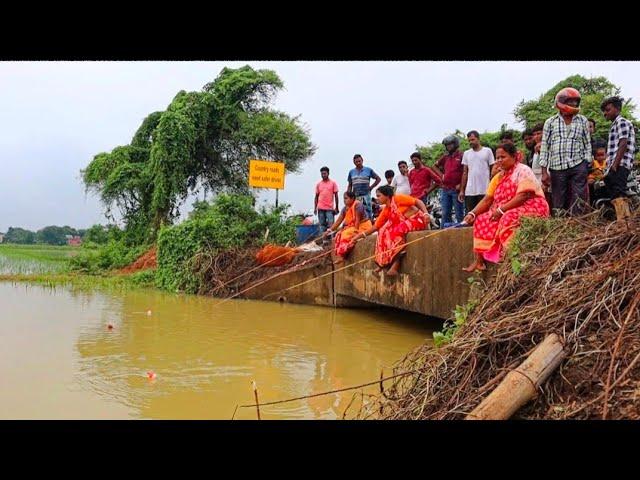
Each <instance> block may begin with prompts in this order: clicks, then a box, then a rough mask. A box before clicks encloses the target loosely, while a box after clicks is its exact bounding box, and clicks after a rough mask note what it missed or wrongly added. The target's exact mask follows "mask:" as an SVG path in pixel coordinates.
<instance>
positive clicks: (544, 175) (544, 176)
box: [542, 172, 551, 187]
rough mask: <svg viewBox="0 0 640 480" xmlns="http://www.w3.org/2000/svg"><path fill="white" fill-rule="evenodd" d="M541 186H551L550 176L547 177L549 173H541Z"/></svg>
mask: <svg viewBox="0 0 640 480" xmlns="http://www.w3.org/2000/svg"><path fill="white" fill-rule="evenodd" d="M542 184H543V185H545V186H547V187H550V186H551V175H549V172H542Z"/></svg>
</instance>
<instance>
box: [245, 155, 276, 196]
mask: <svg viewBox="0 0 640 480" xmlns="http://www.w3.org/2000/svg"><path fill="white" fill-rule="evenodd" d="M249 186H250V187H258V188H277V189H278V190H283V189H284V163H280V162H266V161H264V160H249Z"/></svg>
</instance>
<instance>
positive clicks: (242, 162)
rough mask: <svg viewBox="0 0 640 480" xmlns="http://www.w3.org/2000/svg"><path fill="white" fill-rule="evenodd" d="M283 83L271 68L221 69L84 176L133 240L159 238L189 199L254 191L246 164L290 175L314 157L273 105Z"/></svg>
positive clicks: (297, 127)
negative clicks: (264, 163)
mask: <svg viewBox="0 0 640 480" xmlns="http://www.w3.org/2000/svg"><path fill="white" fill-rule="evenodd" d="M282 88H283V83H282V81H281V80H280V78H279V77H278V75H277V74H276V73H275V72H273V71H271V70H254V69H252V68H251V67H249V66H244V67H242V68H239V69H230V68H224V69H223V70H222V71H221V72H220V74H219V75H218V77H217V78H216V79H215V80H214V81H213V82H211V83H208V84H207V85H205V86H204V87H203V89H202V90H201V91H197V92H185V91H180V92H178V94H177V95H176V96H175V98H174V99H173V101H172V102H171V103H170V104H169V106H168V107H167V109H166V110H164V111H161V112H154V113H152V114H150V115H149V116H148V117H147V118H145V120H144V121H143V122H142V125H141V126H140V128H138V130H137V132H136V133H135V135H134V136H133V139H132V141H131V143H130V144H129V145H124V146H120V147H116V148H114V149H113V150H112V151H111V152H109V153H100V154H98V155H96V156H95V157H94V158H93V160H92V161H91V163H90V164H89V165H88V166H87V168H86V169H84V170H83V171H82V178H83V181H84V183H85V185H86V187H87V189H88V190H90V191H93V192H96V193H97V194H98V195H99V196H100V199H101V201H102V203H103V204H104V205H105V207H106V215H107V217H108V218H109V217H110V218H113V216H112V208H113V207H117V208H118V209H119V211H120V212H121V214H122V216H123V219H124V221H125V224H126V229H127V231H128V233H129V234H130V236H129V238H130V239H133V240H132V241H134V242H142V241H146V240H150V239H153V238H155V236H156V234H157V232H158V229H159V228H160V226H162V225H164V224H170V223H171V222H172V221H173V220H174V219H175V218H176V216H177V215H178V213H179V208H180V206H181V205H182V204H183V202H184V201H185V200H186V198H187V197H188V195H189V194H191V193H195V192H198V191H199V189H200V188H204V189H205V190H207V191H211V192H215V193H219V192H224V191H226V192H234V193H249V187H248V183H247V174H248V163H249V162H248V160H249V159H250V158H252V157H255V158H261V159H268V160H275V161H281V162H284V163H285V167H286V170H287V171H288V172H290V173H295V172H297V171H299V169H300V167H301V165H302V163H303V162H304V161H305V160H306V159H308V158H309V157H310V156H311V155H312V154H313V153H314V151H315V148H316V147H315V146H314V145H313V144H312V143H311V140H310V136H309V133H308V130H307V129H306V128H305V127H304V126H303V125H302V124H301V122H300V119H299V117H290V116H288V115H286V114H284V113H282V112H279V111H275V110H273V109H271V108H270V107H269V105H270V103H271V102H272V101H273V99H274V97H275V95H276V93H277V92H278V90H280V89H282Z"/></svg>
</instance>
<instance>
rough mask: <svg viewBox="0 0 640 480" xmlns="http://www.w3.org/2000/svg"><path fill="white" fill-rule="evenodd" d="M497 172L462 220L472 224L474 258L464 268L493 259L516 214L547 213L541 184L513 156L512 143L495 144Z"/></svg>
mask: <svg viewBox="0 0 640 480" xmlns="http://www.w3.org/2000/svg"><path fill="white" fill-rule="evenodd" d="M496 165H498V168H499V169H500V170H499V173H497V174H496V175H495V176H494V177H493V178H492V179H491V183H490V184H489V187H488V188H487V194H486V195H485V197H484V198H483V199H482V200H481V201H480V203H479V204H478V205H477V206H476V207H475V208H474V209H473V210H471V211H470V212H469V213H468V214H467V216H466V217H464V221H465V222H466V223H468V224H473V251H474V253H475V261H474V262H473V263H472V264H471V265H469V266H468V267H467V268H463V270H464V271H465V272H473V271H474V270H485V269H486V265H485V263H484V262H485V260H487V261H489V262H492V263H497V262H499V261H500V259H501V258H502V257H504V252H505V250H506V248H507V246H508V245H509V242H510V241H511V238H512V237H513V234H514V233H515V232H516V229H517V228H518V227H519V226H520V218H521V217H523V216H528V217H548V216H549V204H548V203H547V201H546V199H545V197H544V192H543V190H542V185H541V184H540V182H539V181H538V179H537V178H536V176H535V174H534V173H533V170H531V168H530V167H528V166H527V165H525V164H523V163H519V162H517V160H516V147H515V146H514V145H513V144H508V143H503V144H501V145H499V146H498V148H496Z"/></svg>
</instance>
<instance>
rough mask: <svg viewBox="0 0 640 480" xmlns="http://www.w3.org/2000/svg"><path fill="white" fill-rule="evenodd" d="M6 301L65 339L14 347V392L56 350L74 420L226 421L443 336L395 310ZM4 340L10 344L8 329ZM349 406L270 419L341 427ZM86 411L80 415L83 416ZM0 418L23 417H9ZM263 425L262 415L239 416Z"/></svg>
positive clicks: (351, 376)
mask: <svg viewBox="0 0 640 480" xmlns="http://www.w3.org/2000/svg"><path fill="white" fill-rule="evenodd" d="M9 297H12V298H13V302H14V303H15V304H16V305H18V307H16V308H15V309H13V311H12V315H11V317H10V318H9V322H8V323H9V324H12V325H14V326H15V325H18V324H20V323H21V322H22V323H25V324H26V326H25V328H26V329H27V331H30V330H32V329H36V330H37V329H38V328H41V327H42V325H43V324H48V325H54V324H55V325H60V330H59V332H58V339H57V341H56V342H55V345H50V344H49V345H47V341H45V339H44V338H40V337H38V336H37V335H36V336H35V340H34V337H31V341H28V340H27V339H26V338H25V342H24V344H22V349H23V350H21V351H16V350H15V349H14V348H13V347H12V346H11V343H9V348H8V352H9V353H3V355H6V356H8V357H13V358H12V359H13V363H14V366H15V367H16V368H15V369H18V370H22V373H23V375H15V374H12V375H10V377H11V379H12V382H13V384H10V385H9V386H8V387H9V388H10V389H11V388H14V389H20V388H21V385H20V384H21V382H23V381H25V380H24V379H25V378H27V377H28V376H30V377H31V378H32V379H34V378H35V379H36V381H37V379H39V378H40V377H41V376H42V373H41V372H37V371H32V370H30V368H31V367H30V366H29V362H28V361H26V359H27V358H28V357H29V356H33V355H34V354H35V352H36V351H38V350H41V349H43V348H50V349H52V350H51V355H49V356H47V358H48V361H49V362H50V366H51V367H52V368H50V369H49V373H48V375H50V376H51V381H52V382H57V384H58V385H64V388H60V387H58V388H57V390H58V391H59V392H60V391H64V392H66V393H65V394H66V396H67V397H68V398H67V400H66V401H67V402H68V403H69V404H68V409H67V413H68V415H69V416H68V417H67V418H112V417H117V418H158V419H171V418H175V419H204V418H221V419H229V418H231V415H232V413H233V411H234V407H235V406H236V405H237V404H241V403H253V392H252V389H251V380H256V382H257V384H258V389H259V394H260V401H261V402H268V401H272V400H279V399H283V398H289V397H296V396H304V395H309V394H313V393H318V392H322V391H327V390H334V389H339V388H343V387H347V386H350V385H354V384H358V383H364V382H367V381H370V380H375V379H376V378H378V377H379V375H380V370H381V368H383V367H384V368H387V369H388V368H389V367H390V366H391V365H392V364H393V362H395V361H396V360H398V359H399V358H401V357H402V356H403V355H404V354H405V353H406V352H407V351H408V350H410V349H411V348H414V347H416V346H417V345H419V344H420V343H422V342H424V340H425V339H427V338H430V330H429V327H430V326H431V327H433V326H434V325H432V324H429V323H427V322H426V321H425V320H424V319H421V318H420V319H417V318H415V317H413V321H407V318H406V317H407V315H406V314H402V313H398V312H391V311H365V310H345V309H331V308H321V307H310V306H299V305H287V304H278V303H269V302H256V301H231V302H226V303H223V304H222V305H218V303H219V302H218V301H217V300H215V299H209V298H201V297H192V296H176V295H170V294H164V293H160V292H154V291H131V292H125V293H106V292H91V293H88V292H81V291H71V290H69V289H66V288H63V289H60V288H58V289H43V288H40V287H28V288H24V286H11V285H9V284H0V299H1V300H2V301H3V303H4V302H5V301H6V300H7V299H8V298H9ZM27 304H32V305H34V304H35V305H39V308H38V309H36V311H34V310H33V309H29V308H26V307H25V305H27ZM148 310H151V315H150V316H148V315H147V311H148ZM29 316H35V317H37V318H27V317H29ZM43 316H46V320H44V319H43V318H41V317H43ZM5 324H6V322H3V325H5ZM108 324H112V325H113V326H114V328H113V330H108V329H107V325H108ZM0 328H4V327H0ZM6 332H7V334H8V335H9V337H7V338H10V337H11V334H10V329H9V328H7V329H6ZM2 333H4V332H2ZM14 336H15V335H14ZM55 352H58V355H56V354H55ZM21 361H23V362H24V363H22V364H21ZM60 361H63V362H67V363H66V366H65V368H59V365H57V364H58V363H59V362H60ZM3 363H4V362H3ZM2 368H3V369H4V368H5V367H2ZM6 368H7V369H8V368H10V367H6ZM148 370H153V371H154V372H156V373H157V379H156V380H155V381H152V382H150V381H149V380H148V379H147V378H146V372H147V371H148ZM0 373H2V371H0ZM58 373H63V375H59V374H58ZM372 391H375V388H373V390H372ZM72 393H75V396H74V395H72ZM28 397H29V395H24V398H23V400H26V401H27V404H28V403H29V400H28ZM351 397H352V392H346V393H341V394H338V393H337V394H332V395H327V396H322V397H315V398H311V399H306V400H302V401H297V402H293V403H285V404H281V405H275V406H269V407H264V408H263V409H261V413H262V417H263V418H267V419H269V418H336V417H337V416H340V415H341V414H342V411H343V410H344V408H345V407H346V406H347V404H348V403H349V401H350V400H351ZM50 400H51V399H50V398H49V397H48V396H47V398H41V397H38V400H37V402H38V403H39V404H40V406H41V407H42V408H41V409H36V408H35V407H34V409H33V410H37V413H33V414H32V415H31V416H30V417H29V418H51V417H50V416H49V413H48V410H47V404H48V403H50ZM34 401H35V400H34ZM2 402H3V400H0V404H1V403H2ZM78 402H79V403H82V404H83V406H81V407H79V408H77V409H76V406H77V403H78ZM32 403H33V402H32ZM88 403H90V404H91V405H92V407H87V405H86V404H88ZM114 406H117V408H114ZM22 410H23V411H25V410H29V408H28V405H25V406H23V408H22ZM96 412H97V413H96ZM0 415H1V416H2V418H25V417H20V416H19V415H18V416H17V417H16V416H12V415H11V412H10V411H8V410H7V409H3V410H2V411H0ZM87 415H88V416H87ZM255 416H256V413H255V410H254V409H240V410H238V412H237V414H236V418H240V419H242V418H250V419H254V418H255Z"/></svg>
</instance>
